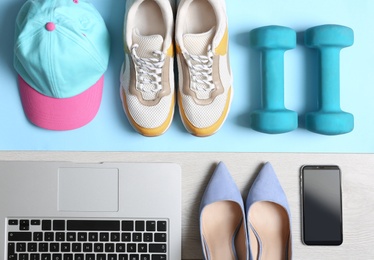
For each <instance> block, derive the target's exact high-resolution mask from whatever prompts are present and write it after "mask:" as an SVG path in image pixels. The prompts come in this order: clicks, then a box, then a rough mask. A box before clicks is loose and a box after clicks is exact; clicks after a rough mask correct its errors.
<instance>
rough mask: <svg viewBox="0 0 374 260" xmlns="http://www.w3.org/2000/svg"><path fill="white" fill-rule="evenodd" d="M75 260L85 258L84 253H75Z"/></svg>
mask: <svg viewBox="0 0 374 260" xmlns="http://www.w3.org/2000/svg"><path fill="white" fill-rule="evenodd" d="M74 260H84V255H83V254H75V255H74Z"/></svg>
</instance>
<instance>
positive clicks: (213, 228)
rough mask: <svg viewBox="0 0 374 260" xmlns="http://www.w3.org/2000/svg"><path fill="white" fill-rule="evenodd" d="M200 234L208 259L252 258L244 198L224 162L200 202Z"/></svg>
mask: <svg viewBox="0 0 374 260" xmlns="http://www.w3.org/2000/svg"><path fill="white" fill-rule="evenodd" d="M200 235H201V243H202V247H203V255H204V259H206V260H248V259H249V253H248V251H249V250H248V239H247V227H246V221H245V213H244V203H243V198H242V196H241V194H240V191H239V190H238V187H237V186H236V184H235V182H234V180H233V179H232V177H231V175H230V173H229V171H228V169H227V168H226V166H225V164H224V163H223V162H220V163H219V164H218V165H217V167H216V169H215V171H214V173H213V175H212V177H211V179H210V181H209V183H208V186H207V187H206V190H205V193H204V195H203V198H202V201H201V205H200Z"/></svg>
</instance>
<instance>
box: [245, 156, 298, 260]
mask: <svg viewBox="0 0 374 260" xmlns="http://www.w3.org/2000/svg"><path fill="white" fill-rule="evenodd" d="M246 213H247V225H248V239H249V247H250V259H251V260H252V259H253V260H254V259H256V260H257V259H261V260H289V259H291V258H292V245H291V244H292V239H291V221H290V216H291V214H290V208H289V206H288V202H287V197H286V194H285V193H284V191H283V189H282V187H281V185H280V183H279V181H278V178H277V176H276V175H275V172H274V170H273V167H272V166H271V164H270V163H266V164H265V165H264V166H263V168H262V169H261V171H260V173H259V174H258V176H257V177H256V179H255V181H254V183H253V185H252V187H251V189H250V191H249V193H248V197H247V200H246Z"/></svg>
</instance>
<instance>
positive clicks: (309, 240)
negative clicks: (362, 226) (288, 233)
mask: <svg viewBox="0 0 374 260" xmlns="http://www.w3.org/2000/svg"><path fill="white" fill-rule="evenodd" d="M301 185H302V186H301V191H302V213H303V214H302V215H303V241H304V243H305V244H306V245H340V244H342V243H343V221H342V193H341V174H340V169H339V167H338V166H303V167H302V169H301Z"/></svg>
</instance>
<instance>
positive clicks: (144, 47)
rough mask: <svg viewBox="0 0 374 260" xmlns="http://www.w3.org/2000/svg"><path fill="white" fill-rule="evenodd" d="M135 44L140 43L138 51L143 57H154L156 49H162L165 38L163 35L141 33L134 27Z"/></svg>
mask: <svg viewBox="0 0 374 260" xmlns="http://www.w3.org/2000/svg"><path fill="white" fill-rule="evenodd" d="M132 41H133V44H138V45H139V47H138V49H137V50H136V53H137V54H138V56H139V57H141V58H151V57H154V55H153V52H154V51H161V50H162V44H163V42H164V39H163V38H162V36H161V35H157V34H156V35H141V34H140V33H139V30H138V29H134V31H133V36H132Z"/></svg>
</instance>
